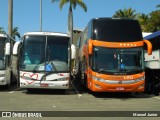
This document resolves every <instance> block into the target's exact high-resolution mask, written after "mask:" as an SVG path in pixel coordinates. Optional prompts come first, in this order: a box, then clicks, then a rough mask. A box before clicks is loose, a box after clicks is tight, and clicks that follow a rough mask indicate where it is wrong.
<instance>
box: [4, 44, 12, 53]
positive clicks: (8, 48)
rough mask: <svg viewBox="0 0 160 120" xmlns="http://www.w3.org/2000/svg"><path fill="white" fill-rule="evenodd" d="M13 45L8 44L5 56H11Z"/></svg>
mask: <svg viewBox="0 0 160 120" xmlns="http://www.w3.org/2000/svg"><path fill="white" fill-rule="evenodd" d="M10 49H11V44H10V43H6V49H5V55H10Z"/></svg>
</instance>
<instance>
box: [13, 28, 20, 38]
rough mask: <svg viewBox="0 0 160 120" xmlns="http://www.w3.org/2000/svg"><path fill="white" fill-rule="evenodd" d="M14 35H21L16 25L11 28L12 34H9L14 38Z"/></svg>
mask: <svg viewBox="0 0 160 120" xmlns="http://www.w3.org/2000/svg"><path fill="white" fill-rule="evenodd" d="M16 36H17V37H18V38H20V37H21V35H20V33H19V32H18V27H14V28H13V30H12V35H11V37H12V38H13V39H15V38H16Z"/></svg>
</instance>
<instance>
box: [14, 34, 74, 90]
mask: <svg viewBox="0 0 160 120" xmlns="http://www.w3.org/2000/svg"><path fill="white" fill-rule="evenodd" d="M13 55H18V61H19V62H18V63H19V68H18V81H19V85H20V88H27V90H31V88H42V89H68V88H69V82H70V79H71V60H72V59H75V57H74V56H75V47H74V45H71V41H70V37H69V36H68V35H67V34H63V33H54V32H28V33H25V34H24V36H23V37H22V39H21V41H19V42H16V43H15V45H14V49H13Z"/></svg>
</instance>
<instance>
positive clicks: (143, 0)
mask: <svg viewBox="0 0 160 120" xmlns="http://www.w3.org/2000/svg"><path fill="white" fill-rule="evenodd" d="M83 1H84V2H85V3H86V5H87V8H88V10H87V12H84V11H83V9H82V8H80V7H79V6H77V8H76V9H75V10H73V20H74V28H76V29H84V28H85V26H86V25H87V23H88V22H89V21H90V20H91V19H92V18H97V17H112V16H113V14H114V13H115V12H116V11H117V10H119V9H124V8H126V9H128V8H130V7H131V8H132V9H134V10H136V13H145V14H149V13H150V12H151V11H154V10H156V9H157V8H156V6H157V5H158V4H160V0H83ZM68 9H69V4H67V5H65V6H64V7H63V8H62V10H60V9H59V2H55V3H52V2H51V0H42V31H52V32H63V33H66V32H67V19H68ZM0 27H3V28H4V30H5V31H6V32H8V0H0ZM13 27H18V28H19V29H18V31H19V32H20V34H21V36H23V34H24V33H25V32H31V31H39V30H40V0H13Z"/></svg>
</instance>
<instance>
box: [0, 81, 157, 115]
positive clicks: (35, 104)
mask: <svg viewBox="0 0 160 120" xmlns="http://www.w3.org/2000/svg"><path fill="white" fill-rule="evenodd" d="M0 96H1V97H0V106H1V107H0V111H63V112H62V113H59V114H61V115H62V116H63V115H64V117H65V115H66V114H64V111H71V112H70V113H69V117H80V116H82V117H85V116H86V114H84V113H83V112H79V113H78V112H77V113H75V111H89V113H88V114H91V115H88V117H92V116H95V117H96V115H94V113H95V112H96V111H103V112H102V113H100V114H97V117H99V116H100V115H101V114H102V115H103V114H105V112H106V114H108V113H107V111H108V112H111V111H118V112H119V113H118V112H117V114H116V115H114V113H111V115H110V116H111V117H114V116H116V117H118V116H120V117H121V116H122V117H127V112H126V116H125V115H122V114H124V113H120V111H159V108H160V96H154V95H147V94H144V93H139V94H136V93H132V94H125V93H89V92H87V90H86V89H84V88H83V87H82V86H81V85H80V84H77V83H76V82H75V81H73V82H72V83H71V88H70V89H69V90H67V91H65V92H64V91H62V90H33V91H31V92H27V90H26V89H20V88H17V87H16V85H13V86H11V87H10V88H9V89H5V88H1V90H0ZM72 112H73V116H72ZM56 114H57V113H52V115H51V116H49V117H54V115H56ZM159 114H160V113H159ZM57 116H58V117H61V116H60V115H57ZM129 116H130V115H129ZM104 117H106V115H104ZM131 117H132V116H131Z"/></svg>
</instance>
